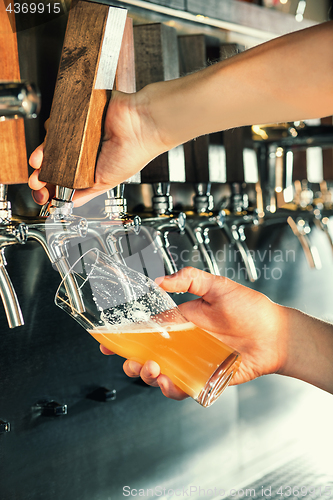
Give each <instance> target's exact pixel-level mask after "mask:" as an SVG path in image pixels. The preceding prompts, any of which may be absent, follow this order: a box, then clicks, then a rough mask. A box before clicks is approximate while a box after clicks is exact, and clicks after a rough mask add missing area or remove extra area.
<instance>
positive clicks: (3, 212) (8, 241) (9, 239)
mask: <svg viewBox="0 0 333 500" xmlns="http://www.w3.org/2000/svg"><path fill="white" fill-rule="evenodd" d="M7 192H8V186H6V185H4V184H0V295H1V299H2V302H3V305H4V308H5V312H6V316H7V321H8V325H9V328H15V327H16V326H22V325H24V320H23V315H22V311H21V308H20V304H19V302H18V299H17V295H16V293H15V289H14V286H13V284H12V282H11V280H10V277H9V275H8V273H7V270H6V267H5V266H6V258H5V248H6V247H8V246H10V245H17V244H20V245H23V244H24V243H26V241H27V226H26V225H25V224H24V223H18V222H14V221H13V220H12V212H11V204H10V202H9V201H8V200H7Z"/></svg>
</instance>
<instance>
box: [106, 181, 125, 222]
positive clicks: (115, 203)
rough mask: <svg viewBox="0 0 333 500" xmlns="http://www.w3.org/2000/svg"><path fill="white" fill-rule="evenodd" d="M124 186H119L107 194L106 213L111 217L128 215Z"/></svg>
mask: <svg viewBox="0 0 333 500" xmlns="http://www.w3.org/2000/svg"><path fill="white" fill-rule="evenodd" d="M124 190H125V185H124V184H118V186H116V187H114V188H113V189H109V190H108V191H107V192H106V196H107V198H106V200H105V208H104V211H105V213H106V214H107V215H108V216H109V217H110V218H113V217H121V216H123V215H125V214H126V213H127V200H126V198H125V197H124Z"/></svg>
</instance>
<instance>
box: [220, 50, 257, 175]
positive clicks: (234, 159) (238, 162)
mask: <svg viewBox="0 0 333 500" xmlns="http://www.w3.org/2000/svg"><path fill="white" fill-rule="evenodd" d="M242 49H243V47H242V46H239V45H238V44H235V43H230V44H223V45H221V51H220V59H221V60H224V59H228V58H229V57H232V56H234V55H236V54H237V53H238V52H241V51H242ZM223 140H224V147H225V155H226V170H227V182H229V183H233V182H237V183H243V182H244V181H245V170H244V157H243V151H244V148H245V147H246V145H247V143H251V127H238V128H235V129H231V130H225V131H224V132H223ZM250 145H251V144H250Z"/></svg>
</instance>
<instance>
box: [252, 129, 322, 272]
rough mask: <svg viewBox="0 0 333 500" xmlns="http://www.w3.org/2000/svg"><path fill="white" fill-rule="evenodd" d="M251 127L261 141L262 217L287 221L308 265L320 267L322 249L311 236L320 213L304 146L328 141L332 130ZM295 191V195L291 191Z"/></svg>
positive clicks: (265, 221)
mask: <svg viewBox="0 0 333 500" xmlns="http://www.w3.org/2000/svg"><path fill="white" fill-rule="evenodd" d="M252 129H253V131H254V138H255V140H257V141H258V142H257V146H258V158H259V165H260V169H259V170H260V184H261V186H260V188H259V189H258V193H260V194H261V193H262V195H263V196H262V200H263V203H262V206H263V210H262V212H261V217H260V219H259V220H260V222H264V223H265V224H272V223H273V224H274V223H275V224H278V223H283V222H284V221H285V222H286V223H287V224H288V225H289V226H290V228H291V229H292V231H293V233H294V234H295V236H296V237H297V238H298V240H299V242H300V244H301V246H302V249H303V251H304V254H305V256H306V259H307V262H308V265H309V267H310V268H312V269H320V268H321V261H320V257H319V252H318V250H317V248H316V247H315V246H314V245H313V244H312V243H311V240H310V234H311V230H312V229H311V228H312V225H313V224H316V225H317V222H316V219H317V218H318V217H319V216H320V215H319V212H318V211H317V212H316V213H314V210H313V206H312V201H313V193H312V191H311V190H310V189H309V188H308V184H307V180H306V179H307V168H306V167H307V165H306V152H305V148H307V147H308V145H309V144H311V145H313V144H314V143H317V144H318V145H319V144H320V145H322V144H327V142H328V140H329V134H328V132H329V131H328V129H326V130H324V129H323V128H322V127H319V128H317V127H313V126H311V127H307V126H306V125H305V124H296V125H295V124H292V123H288V124H278V125H272V126H256V127H253V128H252ZM259 138H260V139H259ZM293 181H294V183H293ZM265 186H268V189H267V187H266V189H265ZM292 191H294V195H292V194H290V193H292ZM286 192H288V194H287V199H285V196H286ZM322 229H323V228H322Z"/></svg>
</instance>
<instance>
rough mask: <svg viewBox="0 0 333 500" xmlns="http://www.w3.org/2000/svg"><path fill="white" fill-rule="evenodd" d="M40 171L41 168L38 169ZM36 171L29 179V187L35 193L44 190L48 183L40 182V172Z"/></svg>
mask: <svg viewBox="0 0 333 500" xmlns="http://www.w3.org/2000/svg"><path fill="white" fill-rule="evenodd" d="M38 169H39V167H38ZM38 169H37V170H35V171H34V172H33V173H32V174H31V175H30V177H29V182H28V184H29V187H30V188H31V189H32V190H34V191H38V190H39V189H42V188H43V187H45V186H46V182H43V181H40V180H39V179H38V175H39V170H38Z"/></svg>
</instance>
